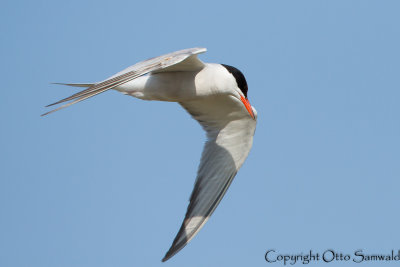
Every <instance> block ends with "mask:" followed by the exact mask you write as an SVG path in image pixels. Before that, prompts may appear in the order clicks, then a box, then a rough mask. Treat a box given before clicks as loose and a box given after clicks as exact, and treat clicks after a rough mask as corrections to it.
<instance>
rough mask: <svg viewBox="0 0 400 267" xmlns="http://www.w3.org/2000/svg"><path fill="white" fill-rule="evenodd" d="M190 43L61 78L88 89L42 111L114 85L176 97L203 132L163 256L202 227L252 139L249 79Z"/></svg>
mask: <svg viewBox="0 0 400 267" xmlns="http://www.w3.org/2000/svg"><path fill="white" fill-rule="evenodd" d="M206 50H207V49H205V48H190V49H184V50H180V51H176V52H173V53H169V54H166V55H163V56H159V57H155V58H151V59H148V60H145V61H142V62H139V63H137V64H135V65H133V66H131V67H128V68H126V69H125V70H123V71H121V72H118V73H117V74H115V75H113V76H111V77H110V78H108V79H106V80H104V81H101V82H97V83H90V84H88V83H83V84H76V83H74V84H71V83H68V84H63V85H68V86H75V87H85V88H86V89H85V90H83V91H80V92H78V93H76V94H73V95H72V96H70V97H67V98H64V99H62V100H60V101H57V102H55V103H53V104H50V105H48V106H46V107H49V106H53V105H58V104H62V103H64V104H63V105H61V106H60V107H58V108H56V109H54V110H51V111H49V112H47V113H44V114H42V116H44V115H48V114H50V113H52V112H54V111H57V110H60V109H62V108H65V107H68V106H70V105H72V104H75V103H78V102H80V101H82V100H85V99H88V98H90V97H92V96H95V95H97V94H100V93H103V92H105V91H107V90H110V89H114V90H117V91H119V92H121V93H123V94H127V95H130V96H133V97H136V98H139V99H143V100H158V101H170V102H178V103H179V104H180V105H181V106H182V107H183V108H184V109H185V110H186V111H187V112H188V113H189V114H190V115H191V116H192V117H193V118H194V119H195V120H197V121H198V122H199V123H200V125H201V126H202V128H203V129H204V131H205V132H206V135H207V140H206V142H205V145H204V149H203V152H202V156H201V161H200V165H199V168H198V171H197V178H196V181H195V185H194V189H193V192H192V194H191V196H190V202H189V206H188V208H187V211H186V215H185V218H184V220H183V223H182V225H181V227H180V229H179V232H178V234H177V235H176V237H175V239H174V241H173V243H172V245H171V247H170V249H169V250H168V252H167V253H166V255H165V257H164V258H163V259H162V261H166V260H168V259H169V258H171V257H172V256H174V255H175V254H176V253H177V252H178V251H180V250H181V249H182V248H183V247H184V246H186V244H187V243H188V242H189V241H190V240H191V239H192V238H193V237H194V236H195V235H196V234H197V233H198V232H199V231H200V229H201V228H202V227H203V226H204V224H205V223H206V222H207V220H208V219H209V218H210V216H211V214H212V213H213V212H214V210H215V209H216V207H217V206H218V204H219V202H220V201H221V199H222V198H223V196H224V195H225V193H226V191H227V189H228V187H229V185H230V184H231V182H232V180H233V178H234V177H235V175H236V173H237V171H238V170H239V169H240V167H241V166H242V164H243V162H244V161H245V159H246V158H247V155H248V154H249V152H250V149H251V146H252V144H253V135H254V132H255V128H256V122H257V112H256V110H255V108H254V107H252V106H251V105H250V102H249V100H248V98H247V91H248V88H247V82H246V79H245V77H244V75H243V74H242V73H241V72H240V71H239V70H238V69H236V68H235V67H232V66H229V65H224V64H215V63H204V62H202V61H201V60H199V59H198V57H197V55H198V54H200V53H204V52H206Z"/></svg>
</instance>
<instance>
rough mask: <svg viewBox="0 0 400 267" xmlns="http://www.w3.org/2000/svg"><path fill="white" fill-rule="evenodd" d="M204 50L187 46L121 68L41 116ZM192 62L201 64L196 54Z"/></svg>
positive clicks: (172, 64)
mask: <svg viewBox="0 0 400 267" xmlns="http://www.w3.org/2000/svg"><path fill="white" fill-rule="evenodd" d="M206 50H207V49H206V48H189V49H184V50H180V51H176V52H172V53H169V54H166V55H163V56H159V57H155V58H150V59H147V60H145V61H142V62H139V63H137V64H135V65H133V66H131V67H128V68H126V69H125V70H123V71H121V72H118V73H117V74H115V75H113V76H111V77H110V78H108V79H107V80H104V81H102V82H99V83H95V84H91V85H90V86H89V87H88V88H87V89H85V90H83V91H80V92H78V93H76V94H73V95H72V96H70V97H67V98H64V99H61V100H60V101H57V102H55V103H52V104H50V105H47V106H46V107H49V106H53V105H57V104H61V103H64V102H68V101H72V100H73V101H72V102H70V103H68V104H65V105H63V106H61V107H59V108H57V109H54V110H52V111H49V112H46V113H44V114H42V116H44V115H47V114H50V113H52V112H55V111H57V110H60V109H62V108H66V107H68V106H70V105H73V104H75V103H78V102H80V101H82V100H85V99H88V98H90V97H92V96H95V95H97V94H100V93H102V92H104V91H107V90H109V89H112V88H114V87H116V86H118V85H121V84H124V83H126V82H129V81H131V80H133V79H136V78H138V77H140V76H143V75H145V74H147V73H150V72H157V71H162V70H164V71H165V70H166V69H168V67H172V66H174V65H176V64H179V63H181V62H184V61H185V59H188V58H190V57H191V56H195V55H197V54H200V53H204V52H205V51H206ZM192 63H194V64H197V66H200V65H201V64H203V63H202V62H201V61H200V60H198V59H197V57H196V56H195V57H193V58H192ZM184 68H185V66H182V68H181V69H180V70H184ZM67 85H69V84H67Z"/></svg>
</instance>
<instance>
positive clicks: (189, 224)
mask: <svg viewBox="0 0 400 267" xmlns="http://www.w3.org/2000/svg"><path fill="white" fill-rule="evenodd" d="M214 101H215V102H214ZM228 101H229V99H228V98H226V101H225V102H223V101H222V100H221V99H216V98H215V97H213V99H207V100H198V101H191V102H190V103H181V105H182V106H183V107H184V108H185V109H186V110H187V111H188V112H189V113H190V114H191V115H192V116H193V118H194V119H196V120H197V121H198V122H199V123H200V124H201V125H202V127H203V128H204V129H205V130H206V132H207V139H208V140H207V141H206V144H205V146H204V149H203V153H202V156H201V161H200V165H199V169H198V172H197V178H196V182H195V186H194V189H193V192H192V194H191V196H190V203H189V206H188V208H187V211H186V215H185V218H184V220H183V223H182V225H181V227H180V229H179V232H178V234H177V235H176V237H175V239H174V241H173V243H172V245H171V247H170V249H169V250H168V252H167V253H166V255H165V257H164V258H163V259H162V261H166V260H168V259H169V258H171V257H172V256H174V255H175V254H176V253H177V252H179V251H180V250H181V249H182V248H183V247H185V246H186V245H187V244H188V242H189V241H190V240H191V239H192V238H193V237H194V236H195V235H196V234H197V233H198V232H199V231H200V229H201V228H202V227H203V226H204V224H205V223H206V222H207V220H208V219H209V218H210V216H211V215H212V213H213V212H214V210H215V209H216V208H217V206H218V204H219V203H220V201H221V200H222V198H223V196H224V195H225V193H226V191H227V190H228V188H229V186H230V184H231V183H232V181H233V178H234V177H235V175H236V173H237V171H238V170H239V168H240V167H241V166H242V164H243V162H244V160H245V159H246V158H247V155H248V154H249V152H250V148H251V146H252V143H253V135H254V131H255V126H256V121H255V120H253V119H252V118H251V117H250V116H248V114H247V116H246V117H243V118H241V119H235V120H231V121H226V120H225V121H221V120H219V118H227V117H228V116H224V115H223V116H221V113H224V112H229V111H231V110H232V109H235V105H236V104H235V103H231V104H228V103H227V102H228ZM217 103H219V104H220V105H219V107H218V109H219V111H220V114H219V115H217V116H216V117H213V114H215V112H214V111H212V107H215V106H216V105H217ZM224 108H225V110H224ZM240 108H242V107H240ZM210 110H211V112H210ZM218 120H219V121H218Z"/></svg>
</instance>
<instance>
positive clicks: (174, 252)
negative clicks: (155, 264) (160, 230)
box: [161, 247, 179, 262]
mask: <svg viewBox="0 0 400 267" xmlns="http://www.w3.org/2000/svg"><path fill="white" fill-rule="evenodd" d="M171 249H172V247H171V248H170V249H169V250H168V251H167V253H166V254H165V256H164V258H162V260H161V262H166V261H167V260H169V259H170V258H172V256H174V255H175V254H176V253H177V252H178V251H179V250H178V251H171Z"/></svg>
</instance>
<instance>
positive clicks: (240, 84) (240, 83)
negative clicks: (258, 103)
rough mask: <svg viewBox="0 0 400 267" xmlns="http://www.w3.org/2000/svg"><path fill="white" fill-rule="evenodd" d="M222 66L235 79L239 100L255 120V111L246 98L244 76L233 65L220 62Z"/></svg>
mask: <svg viewBox="0 0 400 267" xmlns="http://www.w3.org/2000/svg"><path fill="white" fill-rule="evenodd" d="M221 65H222V66H224V67H225V68H226V69H227V71H228V72H229V73H230V74H232V76H233V77H234V78H235V80H236V84H237V88H235V89H236V93H237V94H238V95H239V97H240V100H241V101H242V103H243V105H244V106H245V107H246V110H247V112H249V114H250V116H251V117H252V118H253V119H254V120H256V119H257V111H256V110H255V108H253V107H252V106H251V105H250V102H249V99H248V98H247V91H248V87H247V82H246V78H245V77H244V75H243V73H242V72H241V71H240V70H238V69H237V68H235V67H232V66H229V65H225V64H221Z"/></svg>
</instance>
